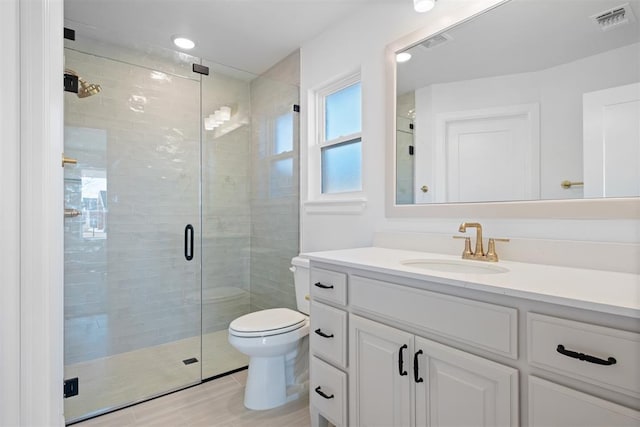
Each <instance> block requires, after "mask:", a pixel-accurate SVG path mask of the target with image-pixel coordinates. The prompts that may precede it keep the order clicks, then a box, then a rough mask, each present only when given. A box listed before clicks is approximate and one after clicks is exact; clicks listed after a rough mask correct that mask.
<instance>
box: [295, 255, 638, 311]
mask: <svg viewBox="0 0 640 427" xmlns="http://www.w3.org/2000/svg"><path fill="white" fill-rule="evenodd" d="M304 256H306V257H308V258H309V259H311V260H312V261H321V262H329V263H332V264H336V265H341V266H345V267H351V268H359V269H364V270H368V271H372V272H378V273H385V274H393V275H396V276H400V277H407V278H411V279H419V280H429V281H432V282H437V283H442V284H446V285H451V286H456V287H462V288H468V289H475V290H480V291H485V292H491V293H496V294H502V295H509V296H513V297H519V298H527V299H530V300H535V301H543V302H548V303H553V304H560V305H564V306H569V307H575V308H582V309H587V310H594V311H599V312H604V313H610V314H616V315H621V316H628V317H635V318H640V275H638V274H628V273H617V272H611V271H602V270H588V269H579V268H570V267H558V266H551V265H541V264H527V263H522V262H512V261H502V260H501V261H499V262H498V263H487V262H483V261H466V262H469V263H474V264H475V263H481V264H491V265H496V266H500V267H504V268H506V269H508V270H509V271H508V272H505V273H498V274H469V273H449V272H440V271H434V270H427V269H424V268H419V267H411V266H409V265H403V264H401V261H403V260H416V259H430V260H435V259H442V260H460V257H459V256H451V255H443V254H436V253H427V252H416V251H406V250H399V249H387V248H379V247H367V248H355V249H341V250H333V251H324V252H311V253H306V254H304Z"/></svg>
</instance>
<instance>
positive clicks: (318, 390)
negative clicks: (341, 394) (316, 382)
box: [316, 386, 335, 399]
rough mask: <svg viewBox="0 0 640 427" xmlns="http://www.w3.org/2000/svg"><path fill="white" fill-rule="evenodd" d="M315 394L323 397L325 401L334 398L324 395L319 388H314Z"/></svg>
mask: <svg viewBox="0 0 640 427" xmlns="http://www.w3.org/2000/svg"><path fill="white" fill-rule="evenodd" d="M316 393H318V394H319V395H320V396H322V397H324V398H325V399H333V398H334V397H335V396H334V395H333V394H332V395H331V396H328V395H326V394H325V393H324V392H323V391H322V390H320V386H318V387H316Z"/></svg>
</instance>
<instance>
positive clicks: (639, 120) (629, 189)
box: [388, 0, 640, 217]
mask: <svg viewBox="0 0 640 427" xmlns="http://www.w3.org/2000/svg"><path fill="white" fill-rule="evenodd" d="M637 16H640V2H638V1H630V2H627V3H624V2H620V1H619V0H594V1H588V2H587V1H577V0H561V1H558V0H553V1H551V0H538V1H530V0H512V1H508V2H503V3H501V4H500V5H498V6H497V7H494V8H491V9H490V10H488V11H486V12H484V13H482V14H480V15H478V16H476V17H475V18H473V19H469V20H467V21H465V22H463V23H461V24H459V25H455V26H453V27H450V28H447V29H445V30H444V31H438V32H434V33H433V34H429V35H428V36H427V37H426V38H425V37H424V32H423V33H422V35H421V37H422V38H419V39H415V40H411V37H408V38H405V39H404V40H403V41H401V42H399V43H395V44H393V45H392V46H390V48H389V61H390V62H391V61H392V60H393V69H391V72H390V73H389V74H390V76H391V77H393V76H395V81H394V82H392V85H393V88H394V94H393V98H392V99H393V101H392V102H393V103H394V104H395V105H394V107H395V108H394V109H393V110H395V114H394V115H393V116H394V117H393V134H391V133H390V136H391V139H392V140H393V141H394V148H393V152H392V153H390V154H391V157H393V164H391V165H390V167H389V169H388V170H389V171H390V172H391V174H392V176H390V177H389V179H390V180H391V181H392V182H393V184H392V185H389V188H388V191H389V193H390V194H389V197H388V198H389V203H388V205H390V206H389V207H390V208H392V209H390V211H391V213H392V214H393V213H394V209H393V208H404V209H403V210H402V212H403V213H402V215H405V216H406V215H411V214H412V213H418V211H415V210H411V209H406V208H410V207H411V206H410V205H416V204H418V205H422V204H425V205H431V206H433V205H434V204H439V205H446V206H451V205H452V204H457V205H465V206H470V207H476V208H477V207H479V205H493V207H494V209H493V211H494V212H497V213H498V214H497V216H500V214H499V212H500V209H501V208H502V207H504V206H505V204H507V205H508V206H509V209H511V211H512V212H516V211H514V210H513V209H514V208H518V207H519V208H522V207H526V208H527V211H528V212H529V213H531V212H535V211H536V210H537V209H538V207H536V206H535V205H536V204H531V203H528V202H531V201H542V200H547V201H554V203H553V207H554V209H556V208H558V207H563V206H569V207H570V208H569V209H570V210H573V212H570V211H567V213H566V214H563V215H560V216H578V217H579V216H581V214H580V212H578V213H577V214H576V209H578V210H579V211H583V212H582V213H584V214H585V215H586V216H592V215H593V216H599V214H597V213H594V212H589V208H588V205H586V204H575V203H573V204H564V205H563V204H562V203H563V201H567V200H569V199H583V200H585V199H588V200H591V201H595V200H598V203H597V205H596V206H598V209H600V210H601V208H603V207H604V208H606V205H605V204H604V203H602V201H603V199H605V198H613V199H614V200H615V201H616V202H620V201H622V203H623V204H624V205H626V206H636V209H637V200H638V199H637V197H638V196H640V23H639V22H638V20H637V18H636V17H637ZM402 43H404V44H402ZM398 54H401V55H398ZM403 57H404V58H403ZM407 58H409V59H408V60H407ZM403 60H404V62H401V61H403ZM621 198H622V199H621ZM496 202H497V203H496ZM521 202H524V203H521ZM537 205H541V203H538V204H537ZM542 205H544V204H542ZM532 206H533V210H531V209H529V208H531V207H532ZM440 209H441V210H442V208H440ZM457 209H458V211H459V210H460V207H458V208H457ZM604 210H609V209H604ZM388 211H389V210H388ZM398 212H401V211H399V210H397V209H395V213H398ZM536 215H537V214H534V215H533V216H536ZM492 216H493V215H492Z"/></svg>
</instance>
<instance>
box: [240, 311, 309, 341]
mask: <svg viewBox="0 0 640 427" xmlns="http://www.w3.org/2000/svg"><path fill="white" fill-rule="evenodd" d="M306 319H307V316H305V315H304V314H302V313H300V312H298V311H294V310H290V309H288V308H272V309H269V310H261V311H256V312H253V313H249V314H245V315H244V316H240V317H238V318H237V319H235V320H234V321H233V322H231V324H230V325H229V329H230V330H232V331H233V332H234V333H238V335H241V336H251V335H257V336H260V335H275V334H282V333H285V332H289V331H292V330H294V329H298V328H299V327H301V326H302V324H303V323H304V321H305V320H306Z"/></svg>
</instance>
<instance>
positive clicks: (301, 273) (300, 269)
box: [290, 257, 310, 315]
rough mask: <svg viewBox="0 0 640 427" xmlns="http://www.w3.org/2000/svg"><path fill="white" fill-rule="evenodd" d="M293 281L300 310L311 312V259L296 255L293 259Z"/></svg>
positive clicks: (306, 312)
mask: <svg viewBox="0 0 640 427" xmlns="http://www.w3.org/2000/svg"><path fill="white" fill-rule="evenodd" d="M290 270H291V271H292V272H293V281H294V282H295V286H296V303H297V305H298V311H300V312H302V313H304V314H307V315H308V314H309V300H308V299H307V298H308V297H309V293H310V288H309V260H308V259H307V258H301V257H294V258H293V259H292V260H291V268H290Z"/></svg>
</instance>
